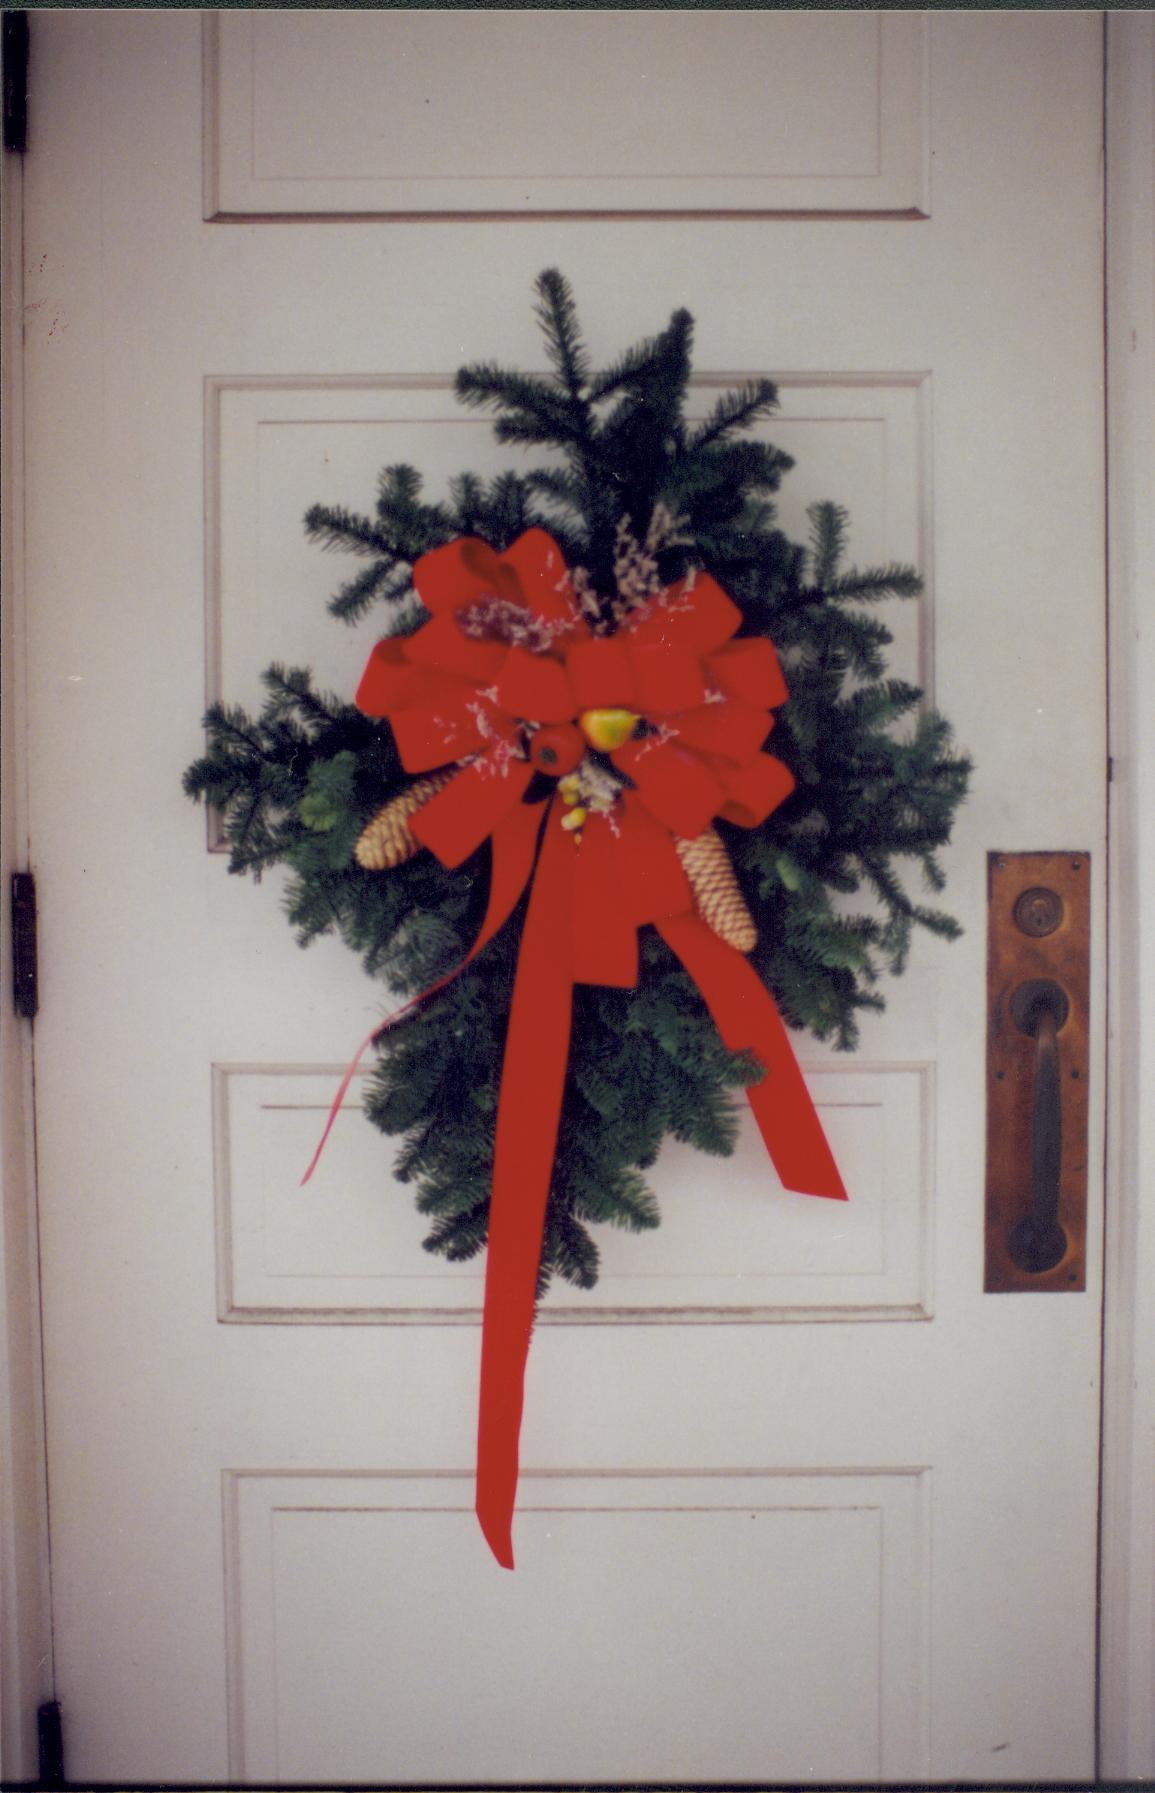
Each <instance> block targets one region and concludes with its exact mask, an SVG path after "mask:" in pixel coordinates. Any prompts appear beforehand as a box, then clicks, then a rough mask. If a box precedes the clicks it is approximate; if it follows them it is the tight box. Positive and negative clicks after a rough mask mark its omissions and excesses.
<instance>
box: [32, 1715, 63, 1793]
mask: <svg viewBox="0 0 1155 1793" xmlns="http://www.w3.org/2000/svg"><path fill="white" fill-rule="evenodd" d="M36 1738H37V1746H38V1750H39V1761H38V1765H37V1766H38V1772H37V1780H36V1793H59V1790H60V1789H61V1788H63V1787H66V1786H67V1785H68V1782H67V1780H66V1779H65V1775H64V1730H63V1727H62V1725H61V1723H60V1702H59V1700H46V1701H45V1702H44V1704H43V1706H41V1707H40V1709H39V1711H38V1712H37V1714H36Z"/></svg>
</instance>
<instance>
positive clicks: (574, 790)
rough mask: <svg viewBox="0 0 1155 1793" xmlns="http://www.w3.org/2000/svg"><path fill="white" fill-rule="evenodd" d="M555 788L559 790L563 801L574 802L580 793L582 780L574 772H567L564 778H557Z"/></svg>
mask: <svg viewBox="0 0 1155 1793" xmlns="http://www.w3.org/2000/svg"><path fill="white" fill-rule="evenodd" d="M557 788H558V790H559V791H560V792H561V798H562V802H563V803H576V802H577V801H578V798H579V797H580V796H581V794H582V781H581V779H580V778H579V777H578V775H577V773H576V772H569V773H567V774H566V776H565V777H564V778H559V779H558V781H557Z"/></svg>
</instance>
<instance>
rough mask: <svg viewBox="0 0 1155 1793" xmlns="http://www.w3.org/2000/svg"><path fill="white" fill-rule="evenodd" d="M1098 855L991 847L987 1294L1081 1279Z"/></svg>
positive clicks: (1072, 1286) (1053, 1289) (1058, 1287)
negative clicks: (1093, 892)
mask: <svg viewBox="0 0 1155 1793" xmlns="http://www.w3.org/2000/svg"><path fill="white" fill-rule="evenodd" d="M1090 957H1091V862H1090V859H1089V857H1088V855H1087V854H1086V853H1081V852H1069V853H991V854H989V855H988V858H987V1077H986V1111H987V1112H986V1133H987V1147H986V1243H985V1251H984V1259H985V1261H984V1269H983V1288H984V1289H985V1290H986V1291H987V1293H988V1294H992V1295H994V1294H1009V1293H1012V1292H1018V1293H1019V1294H1031V1295H1043V1294H1063V1293H1065V1294H1071V1293H1075V1292H1076V1291H1078V1290H1080V1289H1084V1288H1085V1287H1086V1283H1087V1275H1086V1242H1087V1186H1088V1162H1087V1134H1088V1128H1087V1122H1088V1073H1089V1071H1090V1001H1089V998H1090V989H1089V984H1090Z"/></svg>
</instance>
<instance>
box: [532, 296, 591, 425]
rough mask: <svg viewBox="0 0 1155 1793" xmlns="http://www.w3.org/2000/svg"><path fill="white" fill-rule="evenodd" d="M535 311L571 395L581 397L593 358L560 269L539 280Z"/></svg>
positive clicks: (572, 298)
mask: <svg viewBox="0 0 1155 1793" xmlns="http://www.w3.org/2000/svg"><path fill="white" fill-rule="evenodd" d="M535 291H536V293H537V303H536V305H535V306H534V312H535V315H536V317H537V320H538V323H539V324H540V325H541V329H542V334H543V335H544V337H545V343H546V350H547V352H548V354H549V358H550V361H551V362H552V363H553V365H554V367H555V368H556V370H557V375H558V378H559V380H560V381H561V383H562V385H563V386H564V387H565V389H566V391H567V392H568V393H569V395H570V398H571V399H573V400H574V401H575V403H576V402H577V401H578V400H579V399H580V394H581V390H582V387H583V386H584V385H585V384H586V381H587V380H588V379H589V360H588V357H587V355H586V352H585V348H584V346H583V344H582V339H581V332H580V330H579V328H578V321H577V307H576V306H575V304H574V297H573V291H572V289H571V287H570V285H569V282H568V281H567V280H566V279H565V277H564V276H563V275H562V274H559V273H558V271H557V269H556V268H547V269H546V270H545V272H544V273H543V274H539V275H538V277H537V280H536V282H535Z"/></svg>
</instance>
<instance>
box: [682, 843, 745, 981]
mask: <svg viewBox="0 0 1155 1793" xmlns="http://www.w3.org/2000/svg"><path fill="white" fill-rule="evenodd" d="M674 845H675V847H676V848H677V850H678V858H679V859H680V860H681V862H682V870H683V871H684V872H685V874H686V876H687V878H688V879H689V880H690V888H691V890H692V891H693V892H694V903H695V905H696V907H697V910H698V914H699V915H700V916H701V917H702V920H703V921H704V922H705V923H706V924H707V926H709V927H711V928H713V930H714V932H715V934H717V936H718V938H719V940H724V941H725V942H726V945H727V946H734V947H737V949H738V951H739V952H740V953H748V952H753V950H754V948H755V947H756V946H757V944H758V930H757V928H756V927H755V926H754V917H753V916H752V915H751V913H750V911H749V909H747V907H746V900H745V898H744V897H743V895H742V892H741V890H740V889H739V888H738V880H737V878H736V877H735V876H734V867H733V866H732V865H731V864H730V855H729V853H727V851H726V843H725V841H724V840H723V839H722V837H721V835H720V834H719V833H718V831H717V829H716V828H706V829H704V830H703V832H702V833H701V834H699V835H698V836H697V837H696V839H694V840H676V841H675V842H674Z"/></svg>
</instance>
